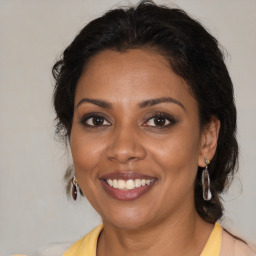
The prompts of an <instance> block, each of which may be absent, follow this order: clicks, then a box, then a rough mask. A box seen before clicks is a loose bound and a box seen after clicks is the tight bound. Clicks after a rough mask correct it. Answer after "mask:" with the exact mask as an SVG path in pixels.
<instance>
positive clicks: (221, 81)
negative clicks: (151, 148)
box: [52, 0, 238, 223]
mask: <svg viewBox="0 0 256 256" xmlns="http://www.w3.org/2000/svg"><path fill="white" fill-rule="evenodd" d="M143 48H144V49H149V50H150V49H152V50H154V51H157V52H158V53H160V54H161V55H163V56H164V57H165V58H166V59H167V60H168V61H169V63H170V65H171V68H172V69H173V71H174V72H175V73H176V74H177V75H179V76H181V77H182V78H184V79H185V81H186V82H187V84H188V85H189V88H190V90H191V93H192V94H193V96H194V97H195V99H196V100H197V103H198V106H199V117H200V125H201V129H203V127H205V126H206V125H207V124H209V122H210V121H211V119H212V118H213V117H214V118H217V119H219V120H220V122H221V127H220V132H219V138H218V146H217V150H216V153H215V156H214V158H213V159H212V161H211V164H210V166H209V174H210V179H211V192H212V195H213V196H212V199H211V200H210V201H204V199H203V196H202V184H201V179H200V178H201V171H200V167H198V174H197V177H196V180H195V207H196V210H197V212H198V214H199V215H200V216H201V217H202V218H203V219H204V220H205V221H207V222H209V223H214V222H215V221H216V220H217V219H219V218H220V217H222V215H223V206H222V203H221V198H220V194H221V193H222V192H223V191H225V189H226V188H227V187H228V185H229V184H230V181H231V180H232V177H233V175H234V172H235V170H236V167H237V159H238V145H237V141H236V107H235V104H234V95H233V85H232V81H231V79H230V76H229V73H228V71H227V68H226V65H225V63H224V57H223V53H222V51H221V47H220V45H219V43H218V41H217V40H216V39H215V38H214V37H213V36H212V35H211V34H209V33H208V32H207V31H206V29H205V28H204V27H203V26H202V25H201V24H200V23H199V22H198V21H196V20H194V19H192V18H191V17H189V16H188V15H187V14H186V13H185V12H184V11H183V10H180V9H176V8H175V9H171V8H168V7H166V6H158V5H156V4H155V3H154V2H152V1H145V0H144V1H141V2H140V3H139V4H138V5H137V6H135V7H129V8H118V9H113V10H110V11H108V12H107V13H106V14H104V15H103V16H102V17H99V18H97V19H95V20H93V21H91V22H90V23H89V24H88V25H86V26H85V27H84V28H83V29H82V30H81V32H80V33H79V34H78V35H77V36H76V38H75V39H74V41H73V42H72V43H71V44H70V45H69V46H68V47H67V48H66V50H65V51H64V53H63V55H62V57H61V59H60V60H59V61H57V62H56V64H55V65H54V66H53V69H52V72H53V75H54V78H55V80H56V84H55V90H54V97H53V101H54V107H55V111H56V116H57V117H56V120H57V125H56V131H57V133H58V134H59V135H60V136H64V138H65V139H69V136H70V132H71V128H72V118H73V111H74V93H75V90H76V85H77V82H78V79H79V77H80V76H81V73H82V72H83V70H84V68H85V67H86V65H87V63H88V61H89V60H90V58H91V57H92V56H95V55H96V54H98V53H99V52H102V51H104V50H106V49H112V50H115V51H119V52H124V51H126V50H129V49H143ZM69 175H70V173H66V178H67V179H68V177H69Z"/></svg>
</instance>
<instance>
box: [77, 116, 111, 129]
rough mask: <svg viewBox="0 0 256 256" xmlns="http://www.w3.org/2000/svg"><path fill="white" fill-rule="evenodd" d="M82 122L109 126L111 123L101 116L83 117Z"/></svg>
mask: <svg viewBox="0 0 256 256" xmlns="http://www.w3.org/2000/svg"><path fill="white" fill-rule="evenodd" d="M82 124H84V125H86V126H92V127H93V126H94V127H95V126H109V125H111V124H110V123H109V122H108V121H107V120H106V119H105V118H104V117H103V116H96V115H95V116H88V117H85V118H83V120H82Z"/></svg>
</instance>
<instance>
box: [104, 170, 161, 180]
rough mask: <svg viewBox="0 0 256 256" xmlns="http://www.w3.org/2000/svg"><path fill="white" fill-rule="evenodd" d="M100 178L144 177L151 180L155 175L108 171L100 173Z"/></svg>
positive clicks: (130, 178) (132, 178)
mask: <svg viewBox="0 0 256 256" xmlns="http://www.w3.org/2000/svg"><path fill="white" fill-rule="evenodd" d="M100 179H104V180H108V179H110V180H114V179H116V180H135V179H146V180H152V179H156V177H153V176H149V175H145V174H142V173H138V172H132V171H130V172H110V173H106V174H104V175H102V176H101V177H100Z"/></svg>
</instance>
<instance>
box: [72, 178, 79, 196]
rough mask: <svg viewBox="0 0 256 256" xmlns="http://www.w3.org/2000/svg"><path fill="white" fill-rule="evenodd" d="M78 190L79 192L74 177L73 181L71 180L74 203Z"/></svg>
mask: <svg viewBox="0 0 256 256" xmlns="http://www.w3.org/2000/svg"><path fill="white" fill-rule="evenodd" d="M78 190H79V185H78V181H77V179H76V176H74V177H73V180H72V197H73V199H74V201H76V199H77V193H78Z"/></svg>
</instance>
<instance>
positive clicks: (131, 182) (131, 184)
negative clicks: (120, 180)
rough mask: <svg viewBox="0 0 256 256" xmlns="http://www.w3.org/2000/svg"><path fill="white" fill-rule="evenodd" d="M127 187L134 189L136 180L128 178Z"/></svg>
mask: <svg viewBox="0 0 256 256" xmlns="http://www.w3.org/2000/svg"><path fill="white" fill-rule="evenodd" d="M125 188H126V189H134V188H135V182H134V181H133V180H127V181H126V186H125Z"/></svg>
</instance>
